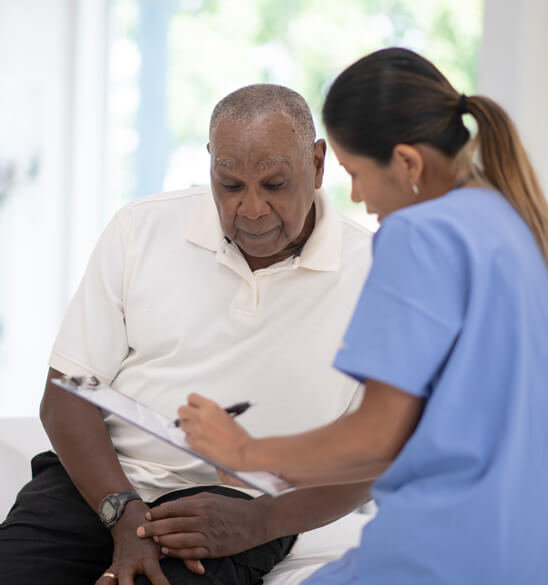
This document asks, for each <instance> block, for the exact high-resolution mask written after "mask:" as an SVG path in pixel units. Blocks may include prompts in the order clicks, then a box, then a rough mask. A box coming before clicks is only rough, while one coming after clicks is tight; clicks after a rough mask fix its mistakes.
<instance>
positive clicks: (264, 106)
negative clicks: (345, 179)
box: [209, 83, 316, 147]
mask: <svg viewBox="0 0 548 585" xmlns="http://www.w3.org/2000/svg"><path fill="white" fill-rule="evenodd" d="M280 113H283V114H285V115H287V116H288V117H289V118H290V119H291V120H293V122H295V125H296V129H297V132H298V134H299V136H300V137H301V139H302V140H303V143H304V144H305V145H306V146H308V145H310V147H312V146H313V144H314V141H315V139H316V130H315V128H314V121H313V119H312V112H311V111H310V108H309V106H308V104H307V103H306V101H305V99H304V98H303V96H302V95H300V94H299V93H297V92H296V91H293V90H292V89H289V88H288V87H284V86H283V85H274V84H271V83H257V84H253V85H247V86H245V87H242V88H240V89H237V90H236V91H233V92H232V93H229V94H228V95H227V96H226V97H224V98H223V99H222V100H221V101H220V102H219V103H218V104H217V105H216V106H215V108H214V109H213V113H212V114H211V120H210V123H209V139H210V140H211V138H212V136H213V133H214V131H215V129H216V128H217V124H218V123H219V120H221V119H223V120H228V121H230V122H249V121H250V120H253V119H255V118H260V117H262V116H265V115H266V116H268V115H274V114H280Z"/></svg>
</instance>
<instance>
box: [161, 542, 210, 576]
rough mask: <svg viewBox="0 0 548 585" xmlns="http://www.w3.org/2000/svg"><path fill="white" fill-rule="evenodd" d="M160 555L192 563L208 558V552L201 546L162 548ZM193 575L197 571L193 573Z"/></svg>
mask: <svg viewBox="0 0 548 585" xmlns="http://www.w3.org/2000/svg"><path fill="white" fill-rule="evenodd" d="M161 551H162V554H164V555H166V557H171V558H173V559H181V560H182V561H192V560H196V559H205V558H208V552H209V551H208V550H207V549H206V548H204V547H202V546H199V547H197V548H169V547H162V548H161ZM194 572H195V573H196V572H197V571H194Z"/></svg>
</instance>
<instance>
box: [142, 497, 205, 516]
mask: <svg viewBox="0 0 548 585" xmlns="http://www.w3.org/2000/svg"><path fill="white" fill-rule="evenodd" d="M187 500H189V501H187ZM190 500H191V498H178V499H177V500H173V501H172V502H165V503H163V504H160V505H159V506H156V507H154V508H151V509H150V510H149V511H148V512H147V516H150V520H151V521H154V520H163V519H164V518H178V517H181V516H188V517H191V516H196V511H195V504H193V503H192V501H190Z"/></svg>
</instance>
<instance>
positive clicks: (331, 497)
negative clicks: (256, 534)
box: [253, 482, 373, 542]
mask: <svg viewBox="0 0 548 585" xmlns="http://www.w3.org/2000/svg"><path fill="white" fill-rule="evenodd" d="M372 483H373V482H367V483H354V484H346V485H331V486H324V487H316V488H309V489H302V490H297V491H295V492H291V493H289V494H285V495H284V496H280V497H278V498H271V497H268V496H261V497H259V498H257V499H256V500H255V501H254V502H253V505H255V506H257V509H258V514H259V516H260V517H262V518H263V522H262V523H261V525H262V527H263V529H264V531H265V533H264V534H263V535H261V540H262V541H263V542H267V541H269V540H273V539H275V538H279V537H281V536H287V535H290V534H297V533H299V532H306V531H308V530H313V529H314V528H318V527H320V526H323V525H324V524H328V523H329V522H333V521H334V520H337V519H338V518H340V517H341V516H344V515H345V514H348V513H349V512H352V511H353V510H355V509H356V508H357V507H358V506H360V505H362V504H364V503H365V502H367V501H369V500H370V499H371V496H370V488H371V485H372Z"/></svg>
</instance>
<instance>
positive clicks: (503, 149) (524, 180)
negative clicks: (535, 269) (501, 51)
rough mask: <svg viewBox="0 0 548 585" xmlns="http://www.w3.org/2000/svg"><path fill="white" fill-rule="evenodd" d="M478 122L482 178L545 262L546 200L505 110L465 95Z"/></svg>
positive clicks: (547, 233)
mask: <svg viewBox="0 0 548 585" xmlns="http://www.w3.org/2000/svg"><path fill="white" fill-rule="evenodd" d="M466 110H467V111H468V112H469V113H470V114H471V115H472V116H473V117H474V118H475V120H476V123H477V125H478V134H477V137H476V139H477V141H478V143H479V144H478V146H479V154H480V157H481V165H482V171H483V174H484V176H485V179H486V180H487V181H488V182H489V183H490V184H491V185H492V186H493V187H495V188H496V189H497V190H499V191H500V192H501V193H502V194H503V195H504V197H505V198H506V199H507V200H508V201H509V202H510V204H511V205H512V206H513V207H514V209H515V210H516V211H517V212H518V213H519V214H520V215H521V217H522V218H523V219H524V220H525V222H526V223H527V225H528V226H529V228H530V230H531V232H532V233H533V236H534V237H535V240H536V241H537V244H538V246H539V248H540V250H541V252H542V254H543V256H544V259H545V262H546V264H547V266H548V201H546V199H545V197H544V194H543V192H542V189H541V188H540V184H539V182H538V179H537V176H536V174H535V171H534V169H533V167H532V165H531V162H530V161H529V157H528V156H527V153H526V152H525V148H524V147H523V144H522V143H521V140H520V138H519V136H518V133H517V131H516V128H515V126H514V124H513V122H512V120H511V119H510V118H509V116H508V114H506V112H505V111H504V110H503V109H502V108H501V107H500V106H499V105H498V104H497V103H495V102H494V101H493V100H491V99H489V98H487V97H484V96H470V97H468V98H467V99H466Z"/></svg>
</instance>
